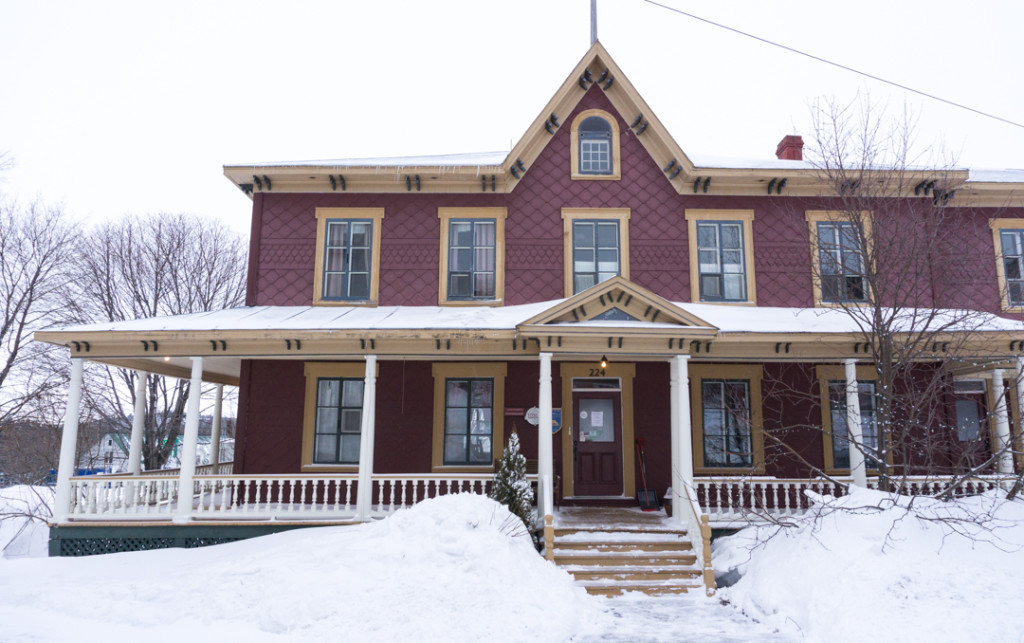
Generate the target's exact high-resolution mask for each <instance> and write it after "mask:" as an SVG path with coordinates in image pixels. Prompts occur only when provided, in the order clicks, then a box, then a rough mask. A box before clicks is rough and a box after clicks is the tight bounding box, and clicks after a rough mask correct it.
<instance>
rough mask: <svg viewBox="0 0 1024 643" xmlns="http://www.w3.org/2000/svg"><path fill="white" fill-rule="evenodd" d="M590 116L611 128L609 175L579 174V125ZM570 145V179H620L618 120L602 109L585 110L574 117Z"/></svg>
mask: <svg viewBox="0 0 1024 643" xmlns="http://www.w3.org/2000/svg"><path fill="white" fill-rule="evenodd" d="M591 116H599V117H601V118H603V119H604V120H606V121H607V122H608V124H609V125H611V128H612V173H611V174H580V132H579V130H580V123H582V122H583V121H585V120H586V119H588V118H590V117H591ZM571 138H572V143H571V146H572V147H571V148H570V149H569V158H570V163H572V178H573V180H577V181H618V180H619V179H621V178H622V163H621V160H620V157H621V154H620V153H619V150H620V148H619V120H618V119H617V118H615V117H614V116H612V115H611V114H609V113H608V112H606V111H604V110H603V109H587V110H584V111H582V112H580V113H579V114H577V115H576V118H574V119H573V121H572V137H571Z"/></svg>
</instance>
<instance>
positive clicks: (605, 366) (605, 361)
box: [601, 355, 608, 368]
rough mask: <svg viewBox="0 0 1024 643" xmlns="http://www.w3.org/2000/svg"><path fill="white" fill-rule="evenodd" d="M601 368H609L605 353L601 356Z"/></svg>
mask: <svg viewBox="0 0 1024 643" xmlns="http://www.w3.org/2000/svg"><path fill="white" fill-rule="evenodd" d="M601 368H608V358H607V357H606V356H604V355H602V356H601Z"/></svg>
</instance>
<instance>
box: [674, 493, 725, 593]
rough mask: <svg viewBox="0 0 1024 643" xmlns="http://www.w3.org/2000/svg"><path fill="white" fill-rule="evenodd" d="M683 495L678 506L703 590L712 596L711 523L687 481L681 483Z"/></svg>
mask: <svg viewBox="0 0 1024 643" xmlns="http://www.w3.org/2000/svg"><path fill="white" fill-rule="evenodd" d="M683 491H684V494H683V497H684V499H685V500H686V502H684V503H683V506H682V507H680V508H679V510H680V512H681V513H682V514H683V515H684V516H685V517H686V531H687V534H689V536H690V541H691V542H692V543H693V552H694V554H695V555H696V557H697V566H698V568H699V569H700V570H701V576H702V577H703V579H704V590H705V591H706V592H707V595H708V596H714V594H715V590H716V589H717V587H716V585H715V570H714V568H713V567H712V566H711V523H710V521H709V520H708V515H707V514H706V513H704V512H703V511H701V509H700V505H699V504H698V503H697V492H696V491H695V490H694V489H693V486H692V485H690V483H688V482H684V483H683Z"/></svg>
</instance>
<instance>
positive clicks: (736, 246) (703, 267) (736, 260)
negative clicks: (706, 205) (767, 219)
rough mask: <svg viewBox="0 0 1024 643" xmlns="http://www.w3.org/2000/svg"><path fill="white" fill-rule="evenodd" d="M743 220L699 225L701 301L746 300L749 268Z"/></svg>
mask: <svg viewBox="0 0 1024 643" xmlns="http://www.w3.org/2000/svg"><path fill="white" fill-rule="evenodd" d="M745 243H746V240H745V239H744V238H743V222H742V221H700V222H698V223H697V266H698V272H699V279H698V282H699V289H700V299H701V301H746V300H747V265H746V253H745V246H744V244H745Z"/></svg>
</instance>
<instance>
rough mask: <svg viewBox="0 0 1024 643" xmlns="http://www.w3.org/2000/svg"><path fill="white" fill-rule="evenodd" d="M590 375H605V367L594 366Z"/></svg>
mask: <svg viewBox="0 0 1024 643" xmlns="http://www.w3.org/2000/svg"><path fill="white" fill-rule="evenodd" d="M590 377H604V369H603V368H592V369H590Z"/></svg>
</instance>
